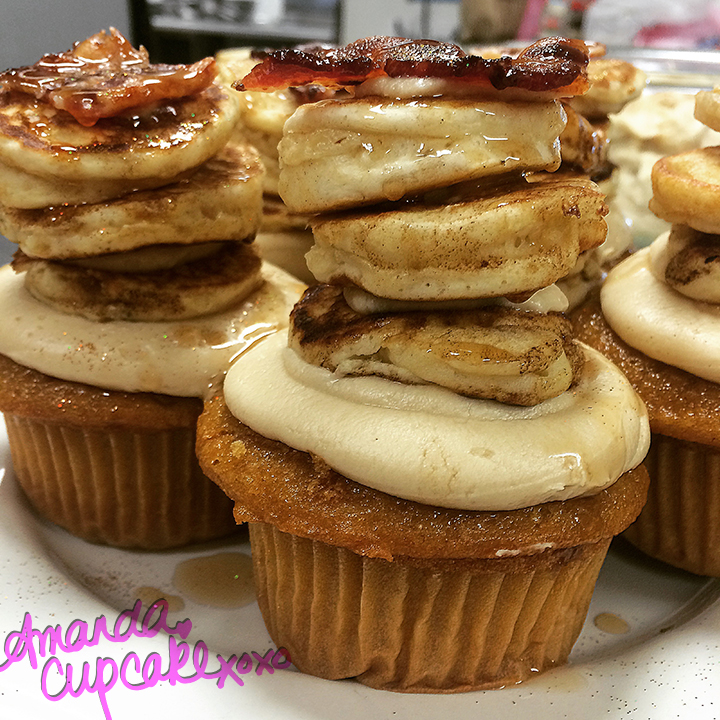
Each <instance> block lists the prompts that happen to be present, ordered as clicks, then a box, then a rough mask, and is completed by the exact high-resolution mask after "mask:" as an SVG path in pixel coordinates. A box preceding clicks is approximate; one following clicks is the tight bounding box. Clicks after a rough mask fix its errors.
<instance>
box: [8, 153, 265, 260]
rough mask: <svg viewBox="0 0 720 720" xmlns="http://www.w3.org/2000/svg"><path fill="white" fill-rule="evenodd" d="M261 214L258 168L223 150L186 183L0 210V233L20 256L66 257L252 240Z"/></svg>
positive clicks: (248, 157) (247, 157)
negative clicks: (17, 247) (104, 197)
mask: <svg viewBox="0 0 720 720" xmlns="http://www.w3.org/2000/svg"><path fill="white" fill-rule="evenodd" d="M261 212H262V167H261V165H260V161H259V159H258V156H257V153H255V152H254V150H253V149H252V148H250V147H249V146H247V145H245V146H239V145H228V146H226V147H225V148H223V150H222V151H221V152H220V153H218V155H216V156H214V157H213V158H211V159H210V160H208V161H207V162H206V163H204V164H203V165H202V166H201V167H200V168H198V170H197V171H196V172H195V173H193V174H192V175H191V176H190V177H189V178H187V179H185V180H182V181H180V182H177V183H173V184H171V185H166V186H164V187H162V188H159V189H156V190H146V191H138V192H135V193H131V194H129V195H125V196H123V197H121V198H117V199H115V200H109V201H106V202H98V203H89V204H82V205H60V206H58V207H50V208H43V209H31V210H24V209H18V208H11V207H3V206H2V205H0V232H2V233H3V234H4V235H5V236H6V237H8V238H9V239H10V240H12V241H13V242H17V243H18V244H19V245H20V248H21V249H22V250H23V252H24V253H25V254H26V255H30V256H32V257H40V258H53V259H63V258H73V257H86V256H92V255H100V254H104V253H111V252H122V251H126V250H133V249H136V248H139V247H144V246H146V245H157V244H163V243H181V244H190V243H195V242H207V241H210V240H245V239H252V238H253V236H254V235H255V233H256V231H257V229H258V227H259V225H260V218H261Z"/></svg>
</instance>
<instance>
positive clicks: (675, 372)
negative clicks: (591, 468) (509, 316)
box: [576, 91, 720, 577]
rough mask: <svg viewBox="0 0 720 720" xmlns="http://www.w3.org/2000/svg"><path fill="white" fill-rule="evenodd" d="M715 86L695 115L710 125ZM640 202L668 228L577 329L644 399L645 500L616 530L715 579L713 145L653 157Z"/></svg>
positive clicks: (718, 508)
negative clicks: (647, 437) (648, 434)
mask: <svg viewBox="0 0 720 720" xmlns="http://www.w3.org/2000/svg"><path fill="white" fill-rule="evenodd" d="M717 94H718V93H717V92H716V91H704V92H700V93H698V95H697V96H696V105H695V116H696V118H697V119H698V120H700V121H701V122H702V123H704V124H705V125H707V126H708V127H711V128H715V129H717V127H719V126H720V122H719V121H718V112H717V105H716V98H717ZM652 186H653V196H652V199H651V201H650V209H651V210H652V211H653V212H654V213H655V214H656V215H657V216H658V217H660V218H661V219H662V220H665V221H666V222H668V223H671V227H670V231H669V232H667V233H663V234H662V235H660V237H658V238H657V239H656V240H655V241H654V242H653V243H652V245H651V246H650V247H649V248H646V249H644V250H642V251H640V252H638V253H636V254H635V255H634V256H632V257H630V258H629V259H628V260H626V261H625V262H623V263H622V264H621V265H619V266H618V267H617V268H616V269H615V270H613V272H612V273H611V274H610V275H609V276H608V279H607V281H606V283H605V285H604V287H603V289H602V293H601V307H598V306H597V305H595V306H593V307H590V308H586V309H584V310H583V311H582V313H580V315H579V316H578V317H577V319H576V327H577V332H578V333H579V334H580V336H581V337H583V338H584V339H585V340H586V341H587V342H588V343H590V344H592V345H594V346H595V347H597V348H599V349H600V350H602V351H603V352H604V353H606V354H607V356H608V357H610V358H611V359H613V360H615V361H616V362H617V363H618V364H619V365H620V366H621V367H622V368H623V369H624V370H625V372H626V374H627V376H628V378H629V379H630V380H631V382H632V383H633V385H634V386H635V387H636V389H637V391H638V393H639V394H640V395H641V396H642V397H643V399H644V400H645V402H646V403H647V406H648V410H649V413H650V425H651V429H652V431H653V440H652V446H651V450H650V454H649V456H648V469H649V471H650V475H651V485H650V492H649V496H648V504H647V506H646V507H645V509H644V510H643V512H642V513H641V514H640V517H639V518H638V520H637V522H636V523H635V524H634V525H633V526H632V527H631V528H630V529H629V530H628V531H627V533H626V537H627V538H628V539H629V540H630V541H631V542H632V543H633V544H635V545H636V546H637V547H638V548H640V549H641V550H642V551H643V552H645V553H647V554H649V555H651V556H652V557H655V558H658V559H659V560H662V561H664V562H667V563H669V564H671V565H674V566H675V567H679V568H683V569H685V570H689V571H691V572H694V573H698V574H700V575H712V576H716V577H717V576H720V532H718V529H717V517H718V514H720V470H719V467H720V465H719V464H718V463H719V461H720V425H718V421H717V408H718V401H720V392H719V390H720V360H719V359H720V354H719V353H718V349H717V348H718V342H720V322H719V319H718V305H719V304H720V291H719V290H718V288H720V270H719V268H720V266H719V264H718V258H719V257H720V216H718V213H717V204H718V202H720V148H718V147H704V148H700V149H692V150H688V151H686V152H682V153H678V154H675V155H670V156H667V157H664V158H661V159H660V160H658V161H657V162H656V163H655V165H654V166H653V169H652Z"/></svg>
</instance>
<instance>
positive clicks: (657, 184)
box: [650, 147, 720, 234]
mask: <svg viewBox="0 0 720 720" xmlns="http://www.w3.org/2000/svg"><path fill="white" fill-rule="evenodd" d="M651 179H652V189H653V197H652V199H651V200H650V210H652V211H653V212H654V213H655V214H656V215H657V216H658V217H660V218H662V219H663V220H666V221H667V222H669V223H673V224H682V225H689V226H690V227H692V228H694V229H695V230H699V231H700V232H705V233H711V234H716V233H720V147H705V148H699V149H696V150H690V151H688V152H684V153H679V154H677V155H669V156H667V157H664V158H661V159H660V160H658V161H657V162H656V163H655V165H654V166H653V169H652V175H651Z"/></svg>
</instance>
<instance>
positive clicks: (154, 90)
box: [0, 28, 217, 127]
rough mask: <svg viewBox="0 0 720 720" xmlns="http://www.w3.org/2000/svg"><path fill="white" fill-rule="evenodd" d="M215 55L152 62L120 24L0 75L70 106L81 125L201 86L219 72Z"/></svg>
mask: <svg viewBox="0 0 720 720" xmlns="http://www.w3.org/2000/svg"><path fill="white" fill-rule="evenodd" d="M216 72H217V70H216V67H215V60H214V59H213V58H205V59H204V60H200V61H198V62H196V63H195V64H193V65H151V64H150V61H149V59H148V54H147V50H145V48H144V47H140V48H139V49H138V50H136V49H135V48H134V47H133V46H132V45H131V44H130V43H129V42H128V40H126V39H125V37H123V35H122V34H120V33H119V32H118V31H117V30H116V29H115V28H110V34H107V33H106V32H105V31H104V30H103V31H101V32H99V33H97V34H96V35H93V36H92V37H89V38H88V39H87V40H83V41H82V42H78V43H75V45H73V48H72V50H68V51H67V52H62V53H58V54H48V55H45V56H43V58H42V59H41V60H39V61H38V62H37V63H35V64H34V65H29V66H27V67H22V68H18V69H16V70H8V71H6V72H4V73H2V74H1V75H0V91H4V92H11V91H19V92H22V93H26V94H29V95H32V96H34V97H35V98H36V99H38V100H41V101H46V102H49V103H50V104H51V105H52V106H53V107H56V108H57V109H58V110H66V111H67V112H69V113H70V114H71V115H72V116H73V117H74V118H75V119H76V120H77V121H78V122H79V123H80V124H81V125H84V126H86V127H90V126H92V125H94V124H95V123H96V122H97V121H98V120H99V119H100V118H104V117H114V116H116V115H120V114H121V113H123V112H125V111H126V110H129V109H131V108H140V107H143V106H146V105H151V104H153V103H155V102H157V101H160V100H169V99H172V98H179V97H185V96H187V95H194V94H196V93H199V92H201V91H202V90H204V89H205V88H206V87H208V86H209V85H210V84H211V83H212V81H213V79H214V78H215V75H216Z"/></svg>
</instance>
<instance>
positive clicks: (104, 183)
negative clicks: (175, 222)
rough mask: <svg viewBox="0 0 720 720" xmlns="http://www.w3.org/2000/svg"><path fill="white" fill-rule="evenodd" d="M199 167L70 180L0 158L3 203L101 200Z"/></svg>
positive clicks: (30, 205)
mask: <svg viewBox="0 0 720 720" xmlns="http://www.w3.org/2000/svg"><path fill="white" fill-rule="evenodd" d="M194 170H195V168H192V169H190V170H186V171H185V172H182V173H180V174H179V175H177V176H176V177H174V178H164V177H152V178H142V179H138V180H125V179H122V178H120V179H108V178H99V179H92V180H78V181H73V180H66V179H65V178H61V177H50V176H49V175H48V176H47V177H40V176H39V175H31V174H30V173H27V172H25V171H24V170H19V169H18V168H15V167H11V166H10V165H7V164H6V163H4V162H2V160H0V203H2V204H3V205H5V206H6V207H12V208H23V209H37V208H47V207H53V206H56V205H65V204H69V205H80V204H82V203H97V202H104V201H106V200H113V199H115V198H119V197H122V196H123V195H128V194H129V193H131V192H135V191H137V190H149V189H152V188H156V187H160V186H162V185H167V184H168V183H173V182H178V181H180V180H183V179H185V178H187V177H189V176H190V175H191V174H192V173H193V172H194Z"/></svg>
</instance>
